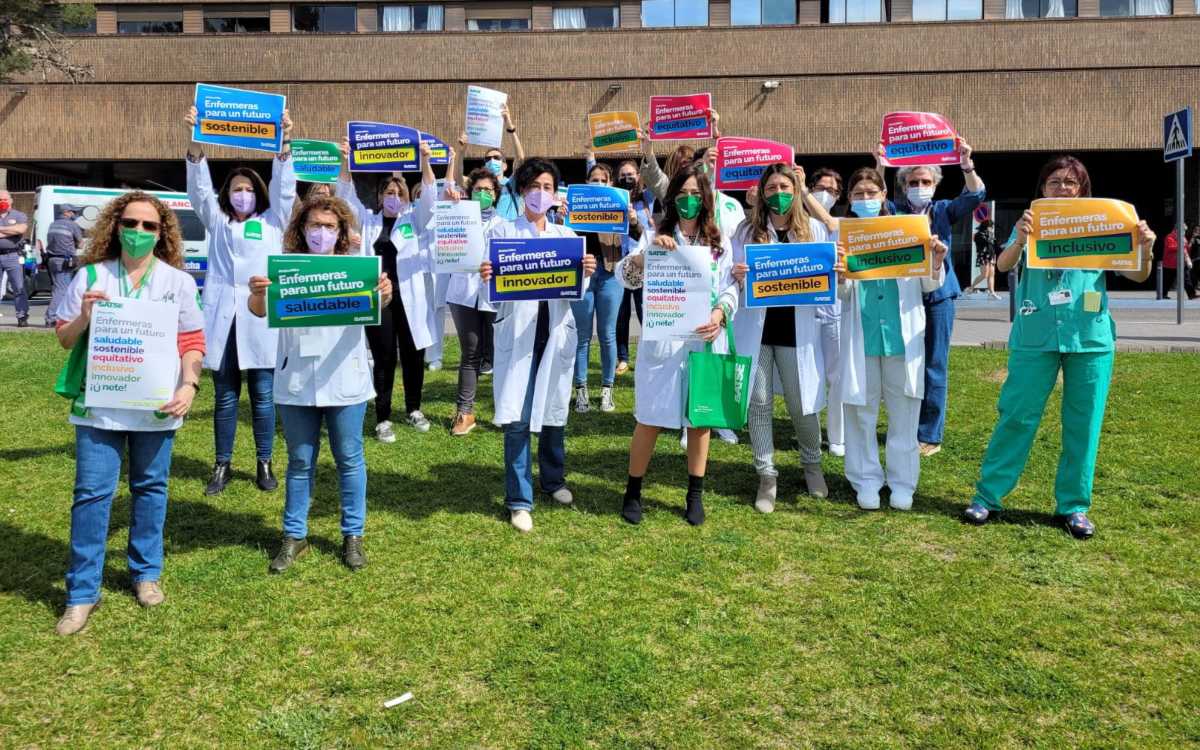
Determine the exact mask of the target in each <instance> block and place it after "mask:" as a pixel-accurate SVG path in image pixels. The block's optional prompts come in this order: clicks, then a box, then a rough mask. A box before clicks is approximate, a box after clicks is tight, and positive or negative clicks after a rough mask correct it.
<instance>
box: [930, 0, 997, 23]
mask: <svg viewBox="0 0 1200 750" xmlns="http://www.w3.org/2000/svg"><path fill="white" fill-rule="evenodd" d="M981 18H983V0H913V20H914V21H975V20H978V19H981Z"/></svg>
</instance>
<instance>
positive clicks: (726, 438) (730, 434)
mask: <svg viewBox="0 0 1200 750" xmlns="http://www.w3.org/2000/svg"><path fill="white" fill-rule="evenodd" d="M717 437H719V438H721V442H722V443H729V444H730V445H737V444H738V436H737V433H736V432H734V431H733V430H726V429H720V430H717Z"/></svg>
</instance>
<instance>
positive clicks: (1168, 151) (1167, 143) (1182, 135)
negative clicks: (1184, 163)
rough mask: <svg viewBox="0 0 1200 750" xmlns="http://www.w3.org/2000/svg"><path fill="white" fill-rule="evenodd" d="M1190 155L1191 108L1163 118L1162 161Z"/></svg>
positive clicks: (1185, 108) (1184, 157)
mask: <svg viewBox="0 0 1200 750" xmlns="http://www.w3.org/2000/svg"><path fill="white" fill-rule="evenodd" d="M1191 155H1192V108H1191V107H1184V108H1183V109H1181V110H1179V111H1178V112H1172V113H1171V114H1169V115H1167V116H1166V117H1164V118H1163V161H1175V160H1176V159H1186V158H1188V157H1189V156H1191Z"/></svg>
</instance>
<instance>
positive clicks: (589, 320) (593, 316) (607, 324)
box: [571, 164, 642, 412]
mask: <svg viewBox="0 0 1200 750" xmlns="http://www.w3.org/2000/svg"><path fill="white" fill-rule="evenodd" d="M587 181H588V184H589V185H611V184H612V170H611V169H609V168H608V166H607V165H605V164H596V165H594V166H593V167H592V168H591V169H590V170H588V179H587ZM628 213H629V234H628V235H621V234H614V233H611V232H586V233H584V239H585V240H586V248H587V253H588V255H590V256H592V257H593V258H595V259H596V272H595V273H594V274H592V277H591V281H590V282H589V283H588V288H587V290H586V291H585V292H584V293H583V297H582V298H581V299H579V300H577V301H575V302H572V303H571V309H572V311H573V312H574V314H575V330H576V331H578V332H579V344H578V349H577V351H576V355H575V411H577V412H586V411H588V410H589V409H590V408H591V404H590V403H589V401H588V390H587V373H588V359H589V358H590V357H589V354H590V352H591V345H592V324H593V323H594V324H595V327H596V338H598V339H599V340H600V411H604V412H609V411H613V410H615V409H616V408H617V407H616V404H614V403H613V393H612V389H613V381H614V380H616V377H617V313H618V312H619V311H620V309H621V297H622V296H623V295H624V293H625V288H624V287H622V286H621V285H620V284H619V283H618V282H617V280H616V279H615V278H613V269H614V268H616V265H617V262H618V261H620V260H621V257H622V256H623V254H624V253H623V248H624V246H625V243H626V240H630V239H632V240H635V241H636V240H637V239H638V238H640V237H641V236H642V227H641V225H640V223H639V222H638V216H637V214H636V213H635V212H634V210H633V206H632V202H631V204H630V208H629V212H628Z"/></svg>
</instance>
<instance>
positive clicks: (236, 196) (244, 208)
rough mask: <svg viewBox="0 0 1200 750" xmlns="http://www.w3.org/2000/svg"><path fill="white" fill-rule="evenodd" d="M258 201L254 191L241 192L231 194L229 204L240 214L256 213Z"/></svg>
mask: <svg viewBox="0 0 1200 750" xmlns="http://www.w3.org/2000/svg"><path fill="white" fill-rule="evenodd" d="M256 200H257V199H256V196H255V195H254V191H253V190H239V191H238V192H236V193H230V194H229V203H230V204H231V205H232V206H233V210H234V211H237V212H238V213H239V214H252V213H254V204H255V202H256Z"/></svg>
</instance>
